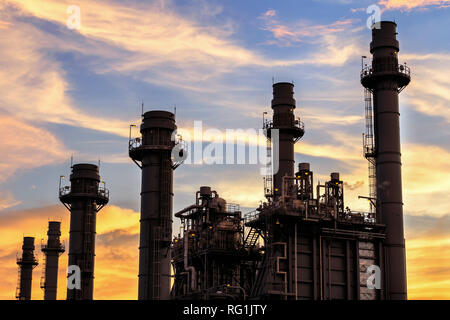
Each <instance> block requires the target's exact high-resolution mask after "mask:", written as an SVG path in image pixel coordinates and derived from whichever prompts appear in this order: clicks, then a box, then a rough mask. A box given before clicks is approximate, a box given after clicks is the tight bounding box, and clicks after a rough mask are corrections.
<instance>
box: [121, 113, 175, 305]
mask: <svg viewBox="0 0 450 320" xmlns="http://www.w3.org/2000/svg"><path fill="white" fill-rule="evenodd" d="M176 128H177V127H176V125H175V115H174V114H173V113H171V112H167V111H148V112H146V113H145V114H144V115H143V120H142V124H141V129H140V132H141V135H142V138H136V139H131V140H130V143H129V155H130V157H131V158H132V159H133V161H135V162H136V163H137V164H138V165H139V167H140V168H141V169H142V185H141V219H140V223H141V229H140V245H139V294H138V298H139V299H140V300H166V299H169V293H170V270H171V269H170V244H171V240H172V201H173V170H174V167H175V166H174V164H173V162H172V157H171V156H172V149H173V148H174V147H175V144H176V142H175V141H174V139H173V138H172V133H173V132H174V131H175V130H176Z"/></svg>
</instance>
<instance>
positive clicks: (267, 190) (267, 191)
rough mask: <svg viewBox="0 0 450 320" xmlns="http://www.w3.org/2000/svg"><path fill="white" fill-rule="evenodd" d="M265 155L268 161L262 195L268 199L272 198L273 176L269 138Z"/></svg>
mask: <svg viewBox="0 0 450 320" xmlns="http://www.w3.org/2000/svg"><path fill="white" fill-rule="evenodd" d="M267 130H270V129H267ZM266 155H267V160H268V161H267V163H266V176H265V177H264V196H265V197H266V198H267V200H269V201H270V200H271V199H272V198H273V177H272V162H273V159H272V144H271V141H270V139H269V138H267V144H266Z"/></svg>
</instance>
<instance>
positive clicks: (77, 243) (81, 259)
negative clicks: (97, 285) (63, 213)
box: [59, 163, 109, 300]
mask: <svg viewBox="0 0 450 320" xmlns="http://www.w3.org/2000/svg"><path fill="white" fill-rule="evenodd" d="M61 178H64V177H63V176H62V177H61ZM59 199H60V200H61V202H62V203H63V204H64V205H65V206H66V208H67V209H68V210H69V211H70V239H69V266H78V267H79V268H80V272H81V274H80V276H81V289H76V288H74V289H69V287H68V288H67V299H68V300H92V296H93V291H94V257H95V233H96V231H95V230H96V220H97V213H98V212H99V211H100V210H101V209H102V208H103V207H104V206H105V205H106V204H107V203H108V200H109V191H108V190H107V189H106V188H105V184H104V182H100V175H99V170H98V166H96V165H93V164H85V163H82V164H75V165H73V166H72V173H71V175H70V186H63V187H61V186H60V189H59Z"/></svg>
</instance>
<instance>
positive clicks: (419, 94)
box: [403, 52, 450, 122]
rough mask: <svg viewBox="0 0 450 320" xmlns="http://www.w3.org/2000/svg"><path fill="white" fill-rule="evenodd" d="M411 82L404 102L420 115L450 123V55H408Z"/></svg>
mask: <svg viewBox="0 0 450 320" xmlns="http://www.w3.org/2000/svg"><path fill="white" fill-rule="evenodd" d="M403 58H404V59H405V61H408V63H409V64H410V65H411V68H412V81H411V84H410V85H409V87H408V88H407V89H406V90H405V101H406V102H407V103H409V104H411V105H412V106H413V107H414V108H415V109H416V110H417V111H419V112H421V113H424V114H426V115H429V116H435V117H440V118H442V119H444V120H445V121H447V122H450V108H449V107H448V106H449V105H450V91H449V89H448V88H449V87H450V77H449V76H448V75H449V74H450V53H445V52H444V53H434V54H422V55H419V54H405V55H404V56H403Z"/></svg>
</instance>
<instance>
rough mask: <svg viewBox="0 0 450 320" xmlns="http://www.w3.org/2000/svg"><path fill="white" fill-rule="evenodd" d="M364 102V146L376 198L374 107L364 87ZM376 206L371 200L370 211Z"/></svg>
mask: <svg viewBox="0 0 450 320" xmlns="http://www.w3.org/2000/svg"><path fill="white" fill-rule="evenodd" d="M364 103H365V115H366V132H365V134H363V148H364V157H365V158H366V159H367V161H368V171H369V197H370V198H371V199H376V197H377V185H376V163H375V157H376V153H375V139H374V136H373V107H372V92H371V91H370V90H369V89H367V88H365V89H364ZM375 210H376V208H375V207H374V205H373V203H372V201H371V202H370V212H371V213H375Z"/></svg>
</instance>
